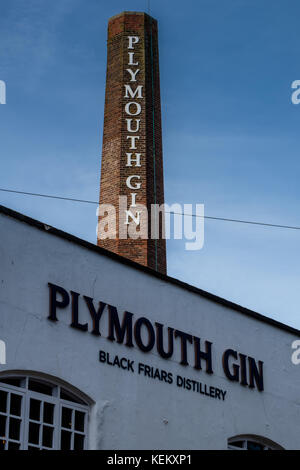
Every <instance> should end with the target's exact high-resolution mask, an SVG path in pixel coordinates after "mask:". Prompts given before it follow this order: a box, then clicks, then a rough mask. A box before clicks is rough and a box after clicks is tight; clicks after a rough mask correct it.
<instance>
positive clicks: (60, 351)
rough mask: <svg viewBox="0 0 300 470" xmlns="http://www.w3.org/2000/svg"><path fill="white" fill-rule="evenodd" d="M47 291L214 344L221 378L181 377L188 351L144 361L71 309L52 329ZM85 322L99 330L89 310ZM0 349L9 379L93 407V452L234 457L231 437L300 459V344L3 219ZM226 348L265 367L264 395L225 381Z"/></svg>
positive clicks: (186, 369) (216, 369)
mask: <svg viewBox="0 0 300 470" xmlns="http://www.w3.org/2000/svg"><path fill="white" fill-rule="evenodd" d="M48 282H51V283H54V284H57V285H59V286H62V287H64V288H65V289H66V290H68V291H70V290H73V291H76V292H80V293H81V294H82V295H87V296H90V297H93V298H94V300H95V304H96V302H98V301H99V300H101V301H103V302H107V303H109V304H111V305H114V306H116V307H118V309H119V313H123V311H124V310H128V311H130V312H132V313H134V314H135V315H136V317H140V316H145V317H147V318H148V319H150V320H151V321H152V322H153V323H154V322H155V321H159V322H161V323H163V324H164V325H166V326H171V327H174V328H177V329H179V330H182V331H185V332H187V333H191V334H193V335H196V336H199V337H201V338H203V339H207V340H210V341H212V342H213V348H214V349H213V357H214V374H213V375H212V376H209V375H208V374H206V373H205V372H202V371H201V372H200V371H196V370H194V369H193V368H192V367H183V366H181V365H180V364H179V363H178V362H179V360H180V359H179V354H178V352H179V349H178V350H177V349H176V351H177V355H175V357H173V358H172V360H164V359H162V358H160V357H159V356H158V354H157V352H156V350H153V351H152V352H151V353H147V354H146V353H142V352H141V351H139V350H138V349H137V348H127V347H126V346H123V345H120V344H116V343H111V342H110V341H108V340H107V339H106V338H105V337H101V338H100V337H95V336H93V335H92V334H90V333H84V332H80V331H77V330H74V329H73V328H71V327H70V326H69V325H70V318H71V317H70V306H69V307H68V309H66V310H62V311H61V312H59V321H58V322H57V323H53V322H50V321H49V320H48V319H47V316H48V310H49V307H48V299H49V293H48ZM80 315H81V321H82V322H84V320H85V319H86V321H90V319H89V314H88V311H87V309H86V307H85V306H84V304H83V302H82V309H81V312H80ZM104 331H106V328H104ZM0 339H1V340H4V341H5V342H6V347H7V351H6V353H7V357H6V361H7V363H6V365H0V372H1V373H2V372H3V373H4V372H5V371H7V370H15V369H18V370H25V371H26V370H31V371H32V370H33V371H40V372H43V373H46V374H51V375H53V376H56V377H58V378H60V379H63V380H64V381H67V382H69V383H70V384H72V385H73V386H75V387H77V388H79V389H80V390H82V391H83V392H84V393H86V394H87V395H88V396H90V397H91V399H92V400H94V402H95V405H94V406H93V407H92V409H91V419H90V437H89V443H90V447H91V448H99V449H107V448H111V449H113V448H115V449H176V448H178V449H225V448H226V447H227V438H229V437H231V436H234V435H238V434H255V435H260V436H264V437H266V438H269V439H271V440H273V441H275V442H277V443H278V444H280V445H281V446H283V447H285V448H286V449H300V365H299V366H296V365H293V364H292V362H291V355H292V350H291V343H292V342H293V341H294V340H295V339H297V337H296V336H295V335H293V334H290V333H288V332H286V331H283V330H280V329H278V328H275V327H273V326H271V325H268V324H266V323H263V322H260V321H258V320H255V319H252V318H249V317H246V316H244V315H242V314H241V313H239V312H237V311H234V310H231V309H229V308H226V307H224V306H222V305H220V304H218V303H215V302H212V301H209V300H207V299H205V298H203V297H201V296H200V295H198V294H194V293H191V292H189V291H187V290H185V289H183V288H182V287H179V286H176V285H173V284H171V283H168V282H164V281H161V280H159V279H157V278H156V277H154V276H151V275H148V274H146V273H144V272H142V271H139V270H136V269H134V268H132V267H130V266H127V265H125V264H122V263H119V262H116V261H114V260H113V259H111V258H109V257H106V256H104V255H100V254H98V253H95V252H93V251H91V250H88V249H86V248H84V247H82V246H79V245H76V244H74V243H72V242H69V241H67V240H65V239H62V238H59V237H57V236H53V235H51V234H50V233H47V232H42V231H41V230H38V229H36V228H35V227H33V226H30V225H28V224H26V223H23V222H20V221H18V220H16V219H13V218H11V217H7V216H5V215H3V214H0ZM227 348H233V349H236V350H238V351H239V352H242V353H245V354H247V355H249V356H253V357H254V358H256V359H260V360H262V361H264V380H265V391H264V392H258V391H257V390H251V389H249V388H245V387H242V386H241V385H239V384H238V383H232V382H230V381H229V380H228V379H227V378H226V377H225V375H224V372H223V369H222V365H221V356H222V353H223V351H224V350H225V349H227ZM100 349H103V350H105V351H107V352H110V353H111V354H119V355H120V356H126V357H128V358H130V359H134V360H135V361H140V362H144V363H146V364H149V365H151V366H157V367H159V368H161V369H165V370H167V371H170V372H173V374H174V375H176V374H180V375H184V376H187V377H190V378H194V379H195V380H199V381H202V382H205V383H207V384H208V385H213V386H216V387H220V388H223V389H226V390H227V397H226V400H225V402H223V401H219V400H215V399H211V398H207V397H204V396H202V395H200V394H197V393H193V392H189V391H186V390H183V389H179V388H177V387H176V386H175V385H174V384H173V385H167V384H165V383H161V382H159V381H157V380H152V379H149V378H145V377H143V376H139V375H138V374H136V373H135V374H132V373H129V372H126V371H123V370H119V369H116V368H113V367H111V366H108V365H105V364H101V363H100V362H99V361H98V352H99V350H100Z"/></svg>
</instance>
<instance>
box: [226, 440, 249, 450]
mask: <svg viewBox="0 0 300 470" xmlns="http://www.w3.org/2000/svg"><path fill="white" fill-rule="evenodd" d="M244 443H245V441H235V442H230V443H229V445H230V446H231V447H239V448H241V449H242V448H243V447H244Z"/></svg>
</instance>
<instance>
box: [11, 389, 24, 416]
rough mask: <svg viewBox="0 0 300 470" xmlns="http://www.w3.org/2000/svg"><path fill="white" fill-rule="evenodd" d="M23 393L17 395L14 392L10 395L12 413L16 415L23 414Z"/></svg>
mask: <svg viewBox="0 0 300 470" xmlns="http://www.w3.org/2000/svg"><path fill="white" fill-rule="evenodd" d="M21 404H22V397H21V395H15V394H14V393H12V394H11V396H10V414H11V415H15V416H21Z"/></svg>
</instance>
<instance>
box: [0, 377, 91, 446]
mask: <svg viewBox="0 0 300 470" xmlns="http://www.w3.org/2000/svg"><path fill="white" fill-rule="evenodd" d="M6 379H7V380H10V379H17V380H20V381H21V384H20V386H15V385H10V384H7V383H5V382H4V381H5V380H6ZM0 380H3V382H2V381H1V382H0V390H1V391H4V392H7V393H8V402H7V405H6V406H7V409H6V413H4V412H0V414H1V415H2V416H6V429H5V434H6V443H5V449H7V447H8V443H9V442H20V450H28V447H32V448H36V449H37V450H39V449H43V450H44V449H45V450H60V448H61V432H62V431H64V430H65V431H67V432H70V433H71V448H72V449H73V448H74V436H75V434H79V435H81V436H84V442H83V450H86V449H87V446H88V422H89V404H87V403H86V404H85V403H83V404H81V403H76V402H73V401H68V400H66V399H63V398H60V396H61V391H63V392H65V393H69V394H70V395H72V396H74V399H75V400H78V401H82V402H83V399H82V397H80V396H78V395H77V394H76V393H74V391H72V390H70V389H68V388H67V387H66V386H63V385H60V384H57V383H55V382H53V381H51V380H48V379H44V378H40V377H39V376H36V375H34V376H33V375H32V376H31V375H26V376H24V375H22V376H19V375H9V376H0ZM29 380H34V381H36V382H38V383H40V384H42V385H47V386H49V387H51V388H52V395H47V394H44V393H40V392H36V391H33V390H30V389H29V388H28V386H29ZM11 393H13V394H16V395H21V396H22V397H23V399H22V403H21V415H20V416H15V415H11V414H10V396H11ZM31 399H35V400H39V401H40V402H41V406H42V407H43V406H44V405H43V404H44V403H45V402H46V403H50V404H53V405H54V411H53V424H49V423H46V422H44V421H43V415H42V411H43V408H41V410H40V420H39V421H35V420H33V419H30V417H29V412H30V400H31ZM64 407H65V408H69V409H71V410H72V425H71V428H70V429H67V428H64V427H63V426H62V409H63V408H64ZM76 411H79V412H83V413H84V431H83V432H81V431H78V430H75V423H74V420H75V412H76ZM11 416H12V417H13V418H16V419H21V425H20V441H15V440H13V439H10V438H9V434H8V422H9V419H7V418H8V417H11ZM30 422H34V423H37V424H39V426H40V428H39V433H40V434H39V444H32V443H29V442H28V439H29V423H30ZM43 426H49V427H52V428H53V437H52V447H51V448H50V447H46V446H43V442H42V428H43Z"/></svg>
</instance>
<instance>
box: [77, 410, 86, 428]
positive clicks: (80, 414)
mask: <svg viewBox="0 0 300 470" xmlns="http://www.w3.org/2000/svg"><path fill="white" fill-rule="evenodd" d="M84 417H85V413H83V412H82V411H75V430H76V431H82V432H83V431H84Z"/></svg>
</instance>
